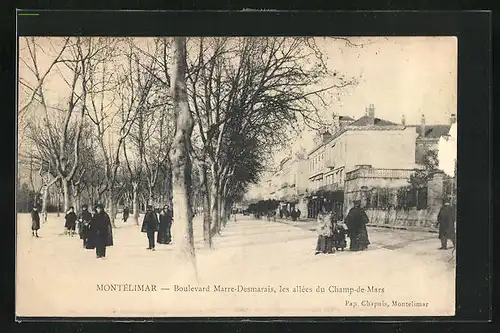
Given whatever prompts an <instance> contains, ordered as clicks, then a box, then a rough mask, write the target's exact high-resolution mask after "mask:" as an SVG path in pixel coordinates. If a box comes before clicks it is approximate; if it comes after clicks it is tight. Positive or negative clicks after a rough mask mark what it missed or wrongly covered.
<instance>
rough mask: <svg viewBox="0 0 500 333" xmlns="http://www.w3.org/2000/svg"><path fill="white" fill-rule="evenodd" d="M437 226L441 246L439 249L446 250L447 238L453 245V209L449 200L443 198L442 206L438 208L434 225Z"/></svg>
mask: <svg viewBox="0 0 500 333" xmlns="http://www.w3.org/2000/svg"><path fill="white" fill-rule="evenodd" d="M438 226H439V239H440V240H441V247H440V248H439V250H446V249H447V248H448V239H449V240H451V242H452V243H453V247H455V211H454V210H453V208H452V207H451V205H450V200H449V199H448V198H445V199H444V200H443V206H442V207H441V209H440V210H439V214H438V217H437V223H436V227H438Z"/></svg>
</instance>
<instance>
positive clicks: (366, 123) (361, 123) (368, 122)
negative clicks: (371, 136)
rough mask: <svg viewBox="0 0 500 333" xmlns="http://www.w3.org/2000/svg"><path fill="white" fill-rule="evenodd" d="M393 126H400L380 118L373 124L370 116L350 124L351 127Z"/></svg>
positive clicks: (374, 120) (375, 119)
mask: <svg viewBox="0 0 500 333" xmlns="http://www.w3.org/2000/svg"><path fill="white" fill-rule="evenodd" d="M373 125H375V126H391V125H398V124H396V123H393V122H391V121H388V120H384V119H380V118H374V119H373V123H372V119H371V118H370V117H369V116H363V117H361V118H359V119H358V120H356V121H355V122H353V123H352V124H350V126H373Z"/></svg>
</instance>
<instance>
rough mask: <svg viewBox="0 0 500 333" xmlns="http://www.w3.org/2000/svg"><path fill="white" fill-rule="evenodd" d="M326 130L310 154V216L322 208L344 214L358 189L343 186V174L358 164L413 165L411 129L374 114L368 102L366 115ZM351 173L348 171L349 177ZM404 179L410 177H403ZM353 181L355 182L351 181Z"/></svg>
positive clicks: (398, 167)
mask: <svg viewBox="0 0 500 333" xmlns="http://www.w3.org/2000/svg"><path fill="white" fill-rule="evenodd" d="M341 124H342V125H340V126H338V127H337V128H335V129H334V131H333V134H331V135H330V134H329V133H327V135H326V136H325V138H324V141H323V142H322V143H321V144H320V145H318V147H316V148H315V149H313V150H312V151H311V152H310V154H309V170H310V171H309V182H310V192H311V195H310V203H309V209H308V211H309V214H308V215H309V217H312V218H314V217H316V216H317V214H318V212H319V211H320V210H321V209H322V208H323V207H325V208H326V209H328V210H334V211H335V212H336V213H337V215H339V216H340V217H343V216H344V215H345V213H346V211H347V209H348V208H349V206H350V205H351V202H352V200H353V197H355V196H357V195H358V193H357V192H358V191H359V190H360V189H356V188H352V186H351V188H346V186H345V185H346V175H347V174H348V173H350V172H352V171H354V170H356V169H358V168H359V166H363V165H368V166H370V167H371V168H378V169H384V170H393V169H394V170H406V172H405V173H404V174H405V175H409V174H410V173H411V170H412V169H414V168H415V141H416V137H417V134H416V132H415V130H414V128H408V127H406V126H404V125H402V124H396V123H392V122H390V121H387V120H383V119H380V118H377V117H375V107H374V105H373V104H372V105H370V106H369V107H368V108H367V109H366V114H365V116H363V117H361V118H359V119H358V120H355V121H354V120H352V118H351V119H349V120H347V119H346V120H344V121H343V122H342V123H341ZM352 177H353V175H352V174H351V178H352ZM405 177H406V178H404V179H405V180H407V179H408V177H409V176H405ZM353 184H356V183H353Z"/></svg>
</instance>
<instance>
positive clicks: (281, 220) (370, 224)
mask: <svg viewBox="0 0 500 333" xmlns="http://www.w3.org/2000/svg"><path fill="white" fill-rule="evenodd" d="M276 222H278V223H283V224H288V225H291V226H294V227H299V228H300V223H304V224H308V223H314V222H313V221H308V220H302V221H294V222H295V223H293V224H292V223H289V221H288V220H284V219H276ZM290 222H292V221H290ZM366 226H367V227H371V228H380V229H390V230H405V231H415V232H422V233H432V234H437V233H438V230H437V229H436V230H433V229H426V228H419V227H406V226H393V225H380V224H373V223H369V224H367V225H366ZM307 230H309V231H316V228H308V229H307Z"/></svg>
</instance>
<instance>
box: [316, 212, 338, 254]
mask: <svg viewBox="0 0 500 333" xmlns="http://www.w3.org/2000/svg"><path fill="white" fill-rule="evenodd" d="M335 222H336V221H335V216H334V214H332V213H328V212H327V211H326V210H324V209H323V210H322V211H321V212H320V213H319V214H318V228H317V232H318V241H317V243H316V253H315V254H320V253H327V254H328V253H333V252H335V250H334V248H333V230H334V228H335Z"/></svg>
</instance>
